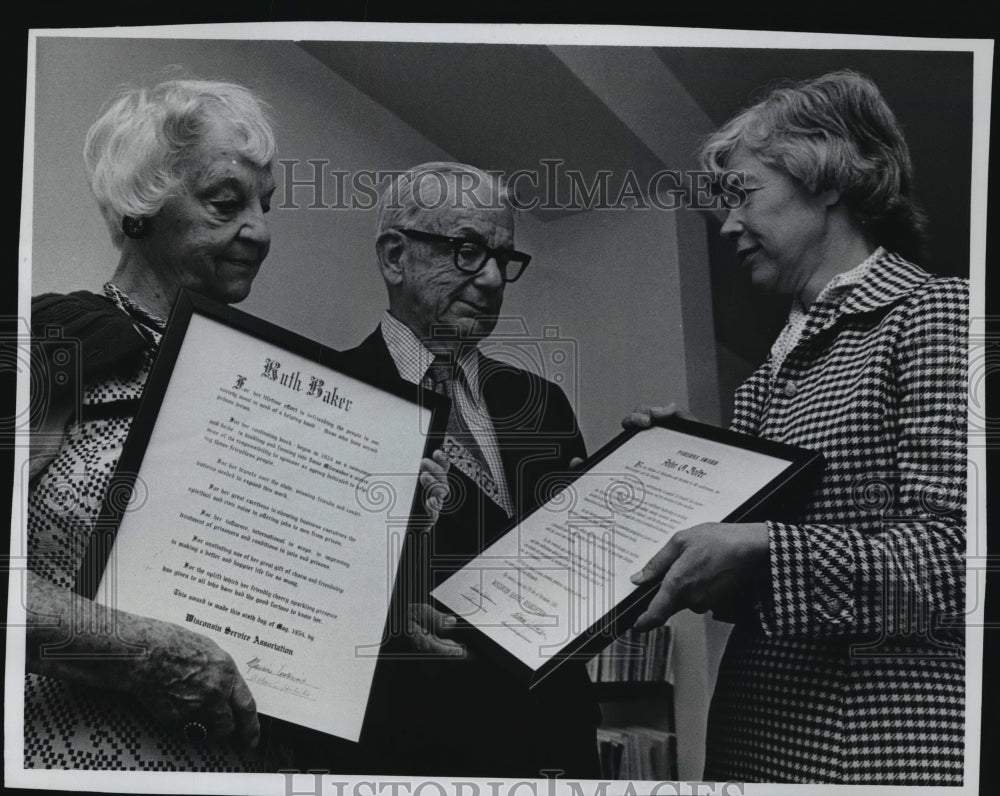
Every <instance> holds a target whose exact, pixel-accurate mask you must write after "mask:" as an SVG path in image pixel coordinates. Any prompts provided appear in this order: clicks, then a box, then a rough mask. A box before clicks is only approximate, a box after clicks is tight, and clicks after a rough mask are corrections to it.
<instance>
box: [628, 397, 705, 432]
mask: <svg viewBox="0 0 1000 796" xmlns="http://www.w3.org/2000/svg"><path fill="white" fill-rule="evenodd" d="M671 417H679V418H680V419H681V420H693V421H695V422H698V418H697V417H695V416H694V415H693V414H691V413H690V412H689V411H688V410H687V409H685V408H684V407H683V406H678V405H677V404H673V403H672V404H667V405H666V406H637V407H636V408H635V409H633V410H632V411H631V412H629V413H628V414H627V415H625V417H623V418H622V427H623V428H626V429H633V428H649V427H650V426H654V425H656V423H657V422H658V421H660V420H666V419H667V418H671Z"/></svg>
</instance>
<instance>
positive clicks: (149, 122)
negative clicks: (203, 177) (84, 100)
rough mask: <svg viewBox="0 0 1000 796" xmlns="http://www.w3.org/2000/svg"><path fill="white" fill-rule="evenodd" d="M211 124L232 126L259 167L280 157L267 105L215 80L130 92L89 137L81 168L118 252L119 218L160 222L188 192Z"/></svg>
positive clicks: (110, 105)
mask: <svg viewBox="0 0 1000 796" xmlns="http://www.w3.org/2000/svg"><path fill="white" fill-rule="evenodd" d="M213 121H224V122H226V123H227V124H230V125H232V127H233V128H234V129H235V130H236V132H237V134H238V136H239V144H238V147H237V148H238V151H239V153H240V154H241V155H242V156H243V157H245V158H247V160H249V161H250V162H252V163H254V164H255V165H257V166H262V167H266V166H269V165H270V164H271V163H272V162H273V161H274V157H275V152H276V149H275V143H274V131H273V130H272V127H271V120H270V118H269V114H268V109H267V106H266V105H265V103H264V102H263V101H262V100H261V99H259V98H258V97H257V96H256V95H255V94H254V93H253V92H252V91H250V90H249V89H247V88H245V87H243V86H240V85H237V84H235V83H225V82H219V81H214V80H168V81H166V82H163V83H160V84H158V85H156V86H154V87H153V88H149V89H146V88H137V87H125V88H123V89H121V90H120V91H119V92H118V93H117V94H116V95H115V96H114V97H112V98H111V99H110V100H109V101H108V102H107V103H106V104H105V106H104V108H103V109H102V111H101V115H100V116H99V117H98V119H97V121H96V122H94V124H93V125H92V126H91V128H90V130H89V131H88V132H87V139H86V142H85V144H84V164H85V166H86V169H87V177H88V179H89V181H90V189H91V191H92V192H93V194H94V197H95V198H96V199H97V203H98V205H99V206H100V208H101V214H102V215H103V216H104V220H105V222H106V223H107V225H108V231H109V232H110V233H111V240H112V242H113V243H114V244H115V247H116V248H121V245H122V241H123V239H124V234H123V232H122V218H123V217H124V216H132V217H136V218H141V217H149V216H153V215H156V213H157V212H159V210H160V209H161V208H162V207H163V204H164V202H166V200H167V199H169V198H170V197H171V196H177V195H179V194H180V193H181V192H182V191H183V184H184V173H183V168H184V154H185V152H186V151H187V150H189V149H190V147H192V146H194V145H196V144H197V143H198V142H199V141H200V140H201V137H202V136H203V135H204V133H205V130H206V129H207V126H208V125H209V124H211V123H212V122H213Z"/></svg>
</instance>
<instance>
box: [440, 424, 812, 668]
mask: <svg viewBox="0 0 1000 796" xmlns="http://www.w3.org/2000/svg"><path fill="white" fill-rule="evenodd" d="M822 464H823V460H822V456H821V455H820V454H818V453H813V452H810V451H806V450H803V449H801V448H796V447H792V446H789V445H783V444H779V443H776V442H771V441H767V440H762V439H759V438H757V437H750V436H747V435H744V434H737V433H735V432H731V431H727V430H724V429H719V428H715V427H714V426H707V425H704V424H701V423H694V422H691V421H685V420H681V419H670V420H667V421H665V422H663V423H662V424H660V425H657V426H654V427H652V428H650V429H646V430H641V431H640V430H632V431H627V432H625V433H623V434H621V435H619V436H618V437H616V438H615V439H614V440H612V441H611V442H610V443H608V444H607V445H606V446H604V447H603V448H602V449H601V450H600V451H598V452H597V453H596V454H595V455H594V456H593V457H591V458H590V459H589V460H588V461H587V462H586V463H585V464H584V465H583V467H582V468H581V471H580V472H579V473H578V474H576V476H575V478H574V480H573V481H572V482H571V483H570V484H569V485H568V486H567V487H566V488H565V489H563V490H562V491H560V492H558V493H556V494H555V495H554V496H553V497H552V498H551V499H549V500H548V501H547V502H545V503H543V504H542V505H541V506H539V507H538V508H537V509H536V510H535V511H533V512H532V513H530V514H529V515H527V516H526V517H523V518H521V519H520V520H519V521H518V522H516V523H515V524H514V525H513V526H512V528H511V529H510V530H509V531H508V532H507V533H506V534H505V535H504V536H503V537H501V538H500V539H499V540H498V541H497V542H496V543H494V544H493V545H492V546H490V547H489V548H488V549H486V550H485V551H484V552H483V553H481V554H480V555H479V556H477V557H476V558H475V559H474V560H472V561H471V562H470V563H469V564H467V565H466V566H465V567H464V568H463V569H461V570H459V571H458V572H456V573H455V574H454V575H452V576H451V577H450V578H448V579H447V580H446V581H444V582H443V583H442V584H441V585H439V586H438V587H437V588H436V589H434V591H433V592H432V593H431V596H432V597H433V598H434V600H435V601H436V602H437V604H438V606H439V607H440V608H442V609H443V610H445V611H448V612H450V613H453V614H455V615H456V616H458V617H459V619H460V621H461V623H462V626H463V627H468V626H471V627H472V628H475V629H476V630H478V631H479V632H478V633H471V634H469V635H468V641H469V643H470V644H472V645H473V646H474V647H475V648H477V649H478V650H479V651H481V652H483V653H485V654H486V655H487V656H491V657H495V658H497V659H498V660H499V661H500V662H501V663H502V664H504V665H506V666H508V667H509V668H512V669H514V670H515V671H516V672H517V673H519V674H521V675H522V676H523V678H524V679H525V681H526V683H527V685H528V686H530V687H534V686H537V685H538V684H539V683H541V682H543V681H544V680H545V678H546V677H548V676H549V675H550V674H552V673H553V672H554V671H555V670H556V669H557V668H558V667H559V666H561V665H562V664H564V663H566V662H567V661H570V660H578V659H582V660H585V659H587V658H589V657H590V656H592V655H593V654H594V653H596V652H598V651H599V650H600V649H602V648H603V647H604V646H606V645H607V644H609V643H611V641H613V640H614V639H615V638H616V637H617V636H618V635H620V634H621V633H623V632H624V631H625V630H626V629H627V628H628V627H629V626H630V625H631V624H632V622H634V620H635V618H636V617H637V616H638V614H639V613H641V611H642V610H643V609H644V607H645V606H646V605H647V604H648V603H649V601H650V600H651V599H652V596H653V594H654V593H655V592H656V589H657V588H658V586H659V583H656V584H653V585H645V586H641V587H640V586H635V585H634V584H633V583H632V582H631V581H630V580H629V576H630V575H632V574H633V573H635V572H637V571H639V570H640V569H641V568H642V567H643V565H644V564H645V563H646V562H647V561H648V560H649V559H650V558H651V557H652V556H653V554H654V553H656V552H657V551H658V550H659V549H660V548H661V547H663V545H664V544H666V542H667V540H668V539H669V538H670V536H671V535H672V534H673V533H674V532H676V531H679V530H682V529H684V528H688V527H691V526H692V525H697V524H699V523H702V522H727V521H728V522H737V521H749V520H752V519H763V518H764V517H765V513H766V512H768V511H769V510H774V509H775V508H776V504H779V503H780V502H781V501H782V500H783V497H784V496H787V495H788V494H789V489H790V488H791V487H793V486H795V485H801V484H802V482H803V480H806V479H809V478H810V477H812V476H813V475H815V474H816V473H817V472H818V471H819V470H820V469H821V467H822Z"/></svg>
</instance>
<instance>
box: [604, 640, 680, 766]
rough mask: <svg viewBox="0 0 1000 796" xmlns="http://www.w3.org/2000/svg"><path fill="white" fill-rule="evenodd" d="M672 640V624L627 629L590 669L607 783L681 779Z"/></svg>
mask: <svg viewBox="0 0 1000 796" xmlns="http://www.w3.org/2000/svg"><path fill="white" fill-rule="evenodd" d="M674 635H675V634H674V632H673V630H672V628H671V627H670V626H669V625H667V626H664V627H661V628H657V629H656V630H654V631H651V632H650V633H635V632H633V631H632V630H629V631H627V632H626V633H625V635H623V636H622V637H621V638H619V639H618V640H616V641H614V642H613V643H611V644H609V645H608V646H607V647H605V648H604V650H602V651H601V652H600V653H598V654H597V655H595V656H594V657H593V658H592V659H591V660H590V661H589V662H588V664H587V670H588V673H589V674H590V678H591V680H593V681H594V683H595V686H596V688H597V694H598V699H599V700H600V702H601V712H602V713H603V716H604V720H603V723H602V725H601V727H600V728H599V730H598V736H597V739H598V748H599V752H600V755H601V769H602V776H604V777H605V778H607V779H623V780H659V781H662V780H676V779H677V778H678V777H677V734H676V724H675V721H674V686H673V680H674V675H673V642H674Z"/></svg>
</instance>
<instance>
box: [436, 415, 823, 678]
mask: <svg viewBox="0 0 1000 796" xmlns="http://www.w3.org/2000/svg"><path fill="white" fill-rule="evenodd" d="M656 425H658V426H662V427H664V428H668V429H673V430H675V431H678V432H681V433H684V434H690V435H692V436H697V437H700V438H703V439H706V440H711V441H714V442H719V443H722V444H724V445H728V446H732V447H735V448H742V449H744V450H749V451H753V452H756V453H760V454H763V455H766V456H770V457H773V458H776V459H781V460H784V461H786V462H787V465H786V467H785V468H784V469H783V470H782V472H781V473H780V474H779V475H778V476H777V477H775V478H773V479H771V480H770V481H769V482H768V483H767V484H766V485H765V486H764V487H762V488H761V489H759V490H758V491H757V492H755V493H754V494H753V495H752V496H751V497H750V498H748V499H747V500H745V501H744V502H743V503H742V504H740V505H739V506H738V507H737V508H736V509H734V510H733V511H731V512H730V513H728V514H727V515H725V516H724V517H721V518H719V522H760V521H763V520H764V519H765V518H766V517H767V515H768V513H769V512H771V511H773V510H776V508H777V507H778V506H779V504H780V503H781V501H782V500H783V499H784V498H785V496H787V495H789V494H791V493H794V492H796V491H797V490H800V489H802V488H803V486H807V485H808V484H809V482H810V481H811V480H812V479H814V478H816V477H817V476H818V475H819V473H820V472H821V471H822V468H823V466H824V459H823V455H822V454H821V453H819V452H816V451H812V450H807V449H805V448H801V447H797V446H793V445H787V444H785V443H781V442H775V441H774V440H768V439H762V438H760V437H755V436H751V435H748V434H741V433H738V432H735V431H730V430H729V429H724V428H719V427H717V426H711V425H707V424H705V423H699V422H695V421H692V420H685V419H682V418H679V417H670V418H666V419H663V420H660V421H657V422H656ZM643 431H644V429H638V428H633V429H629V430H627V431H623V432H622V433H621V434H619V435H618V436H616V437H614V438H613V439H612V440H610V441H609V442H608V443H606V444H605V445H604V446H603V447H601V448H600V450H598V451H597V452H596V453H594V454H593V455H592V456H590V457H589V458H588V459H587V460H586V461H585V462H584V463H583V464H582V465H580V467H579V469H578V470H576V471H575V472H574V473H572V474H569V475H567V478H566V486H570V485H572V484H573V483H574V482H575V481H576V480H578V479H579V478H580V477H582V476H583V475H585V474H586V473H587V472H588V471H589V470H591V469H593V468H594V467H595V466H596V465H597V464H598V463H600V462H601V461H602V460H604V459H606V458H607V457H608V456H609V455H610V454H611V453H613V452H614V451H617V450H618V449H619V448H621V447H623V446H624V445H626V444H627V443H628V442H629V441H630V440H631V439H633V438H634V437H635V436H636V435H637V434H641V433H643ZM554 499H557V497H555V498H554ZM543 509H544V505H539V506H537V507H535V508H534V509H532V510H531V511H530V512H528V513H527V514H526V515H524V516H523V517H520V518H518V519H516V520H514V521H513V522H511V524H510V526H509V527H508V529H507V531H506V533H511V532H516V529H517V528H518V526H519V525H520V523H521V522H523V520H524V519H526V518H527V517H529V516H531V515H532V514H535V513H536V512H538V511H541V510H543ZM659 585H660V584H659V582H656V583H653V584H651V585H649V586H648V587H647V588H644V589H637V590H635V591H634V592H632V593H631V594H630V595H629V596H628V597H627V598H626V599H625V600H623V601H622V602H619V603H618V604H617V605H615V606H613V607H612V609H611V610H610V611H608V612H606V613H605V614H604V615H603V616H602V617H601V618H600V619H598V620H597V621H595V622H594V623H592V624H591V625H590V627H589V628H588V629H587V630H586V631H584V632H582V633H580V634H579V635H577V636H576V637H575V638H573V639H572V640H571V641H570V642H568V643H567V644H566V645H565V646H564V647H562V649H561V650H560V651H559V652H557V653H555V654H553V655H551V657H549V658H548V660H547V662H546V663H545V664H543V665H542V666H540V667H539V668H537V669H532V668H531V667H530V666H529V665H528V664H526V663H524V662H523V661H521V660H520V659H519V658H518V657H516V656H515V655H514V654H513V653H511V652H510V651H509V650H507V649H506V648H505V647H503V646H502V645H501V644H499V643H498V642H496V641H495V640H493V639H492V638H490V637H489V636H487V635H486V634H485V633H483V632H480V631H479V629H478V628H476V627H475V625H473V624H471V623H470V622H468V621H467V620H466V619H464V618H462V617H461V616H459V617H456V619H457V633H458V635H459V637H460V638H461V640H462V641H463V642H464V643H467V644H468V645H469V647H470V649H472V650H474V651H475V652H476V653H477V654H478V655H481V656H483V657H484V658H487V659H489V660H491V661H494V662H495V663H496V664H497V665H499V666H501V667H503V668H504V669H506V670H507V671H508V672H509V673H511V674H512V675H513V676H514V677H515V678H516V679H518V680H520V681H521V682H523V683H524V685H525V687H527V688H529V689H535V688H538V687H540V686H542V684H543V683H544V682H545V681H546V680H548V679H549V678H550V677H551V676H552V675H553V674H555V673H556V672H557V671H559V670H560V669H561V668H562V667H563V666H564V665H565V664H567V663H571V662H586V661H587V660H589V659H590V658H591V657H593V656H594V655H596V654H597V653H598V652H600V651H601V650H602V649H603V648H604V647H606V646H607V645H608V644H610V643H612V642H613V641H614V640H615V639H617V638H619V637H620V636H621V635H623V634H624V633H625V631H626V630H628V629H629V628H630V627H631V626H632V625H633V624H634V622H635V620H636V619H637V618H638V617H639V615H640V614H641V613H642V612H643V611H644V610H645V608H646V606H648V605H649V603H650V601H651V600H652V599H653V596H654V595H655V594H656V591H657V590H658V588H659ZM432 600H433V602H434V605H435V607H437V608H438V609H440V610H442V611H446V612H448V613H452V609H451V608H450V607H449V606H448V605H446V604H445V603H443V602H441V601H439V600H437V599H436V598H433V597H432Z"/></svg>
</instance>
